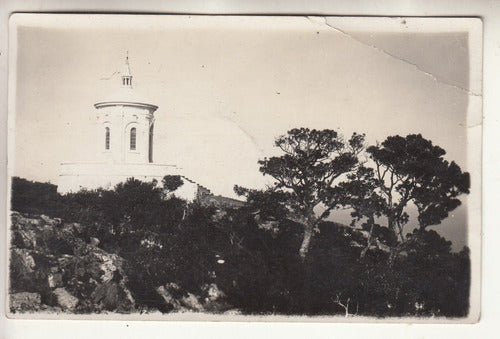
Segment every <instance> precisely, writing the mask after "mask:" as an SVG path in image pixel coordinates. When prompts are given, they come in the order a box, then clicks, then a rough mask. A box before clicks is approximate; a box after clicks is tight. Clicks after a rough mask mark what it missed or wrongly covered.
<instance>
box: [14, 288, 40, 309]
mask: <svg viewBox="0 0 500 339" xmlns="http://www.w3.org/2000/svg"><path fill="white" fill-rule="evenodd" d="M41 302H42V298H41V296H40V294H39V293H30V292H21V293H12V294H10V310H11V312H26V311H37V310H39V309H40V304H41Z"/></svg>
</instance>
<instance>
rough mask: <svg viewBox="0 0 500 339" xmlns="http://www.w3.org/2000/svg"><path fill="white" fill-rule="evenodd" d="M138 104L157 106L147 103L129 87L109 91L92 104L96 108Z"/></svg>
mask: <svg viewBox="0 0 500 339" xmlns="http://www.w3.org/2000/svg"><path fill="white" fill-rule="evenodd" d="M123 104H130V105H138V106H150V108H152V109H154V110H156V109H157V108H158V106H156V105H153V104H150V103H148V100H147V99H146V98H145V97H143V96H142V95H141V94H139V93H138V92H137V91H136V90H134V89H133V88H131V87H120V88H118V89H116V90H115V91H113V92H111V93H110V94H109V95H108V96H106V97H105V98H104V99H103V100H100V101H99V102H98V103H96V104H95V105H94V106H95V107H96V108H99V107H102V106H112V105H123Z"/></svg>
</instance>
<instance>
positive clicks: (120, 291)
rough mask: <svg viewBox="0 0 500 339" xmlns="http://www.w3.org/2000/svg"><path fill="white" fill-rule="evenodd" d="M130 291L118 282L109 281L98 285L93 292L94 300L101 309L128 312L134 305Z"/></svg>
mask: <svg viewBox="0 0 500 339" xmlns="http://www.w3.org/2000/svg"><path fill="white" fill-rule="evenodd" d="M127 294H128V291H127V290H125V289H124V288H123V286H120V284H118V283H116V282H108V283H105V284H101V285H99V286H97V288H96V289H95V290H94V292H93V293H92V300H93V302H94V304H95V305H96V306H97V307H98V308H99V309H104V310H107V311H116V312H128V311H131V310H132V309H133V307H134V302H133V300H130V299H129V296H128V295H127Z"/></svg>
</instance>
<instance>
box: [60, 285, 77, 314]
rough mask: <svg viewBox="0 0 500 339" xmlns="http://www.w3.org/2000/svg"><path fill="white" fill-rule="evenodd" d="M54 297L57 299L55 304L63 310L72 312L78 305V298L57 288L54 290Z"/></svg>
mask: <svg viewBox="0 0 500 339" xmlns="http://www.w3.org/2000/svg"><path fill="white" fill-rule="evenodd" d="M54 295H55V296H56V298H57V303H58V304H59V305H60V306H61V307H62V308H63V309H64V310H69V311H73V310H74V309H75V308H76V305H78V298H77V297H75V296H73V295H71V294H70V293H69V292H68V291H66V289H64V288H62V287H59V288H56V289H55V290H54Z"/></svg>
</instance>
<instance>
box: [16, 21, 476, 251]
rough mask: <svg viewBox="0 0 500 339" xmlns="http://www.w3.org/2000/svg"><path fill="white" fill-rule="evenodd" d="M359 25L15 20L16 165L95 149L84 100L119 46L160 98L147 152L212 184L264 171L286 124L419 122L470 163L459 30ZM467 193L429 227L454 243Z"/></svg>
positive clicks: (398, 125) (379, 128) (383, 127)
mask: <svg viewBox="0 0 500 339" xmlns="http://www.w3.org/2000/svg"><path fill="white" fill-rule="evenodd" d="M366 20H367V19H366V18H365V21H364V23H366ZM366 26H367V25H366V24H364V25H353V22H352V21H349V20H347V21H345V20H330V21H325V20H323V19H322V18H308V17H279V18H278V17H218V16H208V17H207V16H163V17H161V16H147V17H139V16H114V17H112V18H111V17H104V16H91V15H79V16H73V17H71V18H70V17H68V16H49V17H47V18H45V19H43V20H40V19H39V18H38V19H37V20H19V24H18V26H17V40H16V42H17V57H16V68H15V76H14V78H15V95H14V98H15V99H14V100H15V109H14V110H15V112H14V115H13V116H12V115H11V119H14V120H13V121H14V122H13V124H12V126H14V131H11V133H12V134H13V140H14V144H13V149H14V153H13V154H14V155H15V156H14V158H13V159H12V158H11V159H9V160H10V162H11V164H12V166H13V169H12V173H13V174H14V175H17V176H20V177H24V178H27V179H30V180H37V181H50V182H52V183H55V184H57V178H58V173H59V165H60V163H62V162H87V161H92V160H93V159H95V154H96V152H98V150H100V147H101V146H102V140H100V139H97V138H95V137H93V135H94V134H95V131H96V125H95V109H94V108H93V104H94V103H96V102H99V101H100V100H102V99H103V98H105V97H106V96H107V94H109V92H112V91H113V89H114V88H116V87H117V86H119V74H117V73H116V72H117V71H119V70H121V69H122V66H123V63H124V60H125V55H126V52H127V51H128V54H129V60H130V69H131V72H132V75H133V77H134V80H133V84H134V89H135V90H136V91H138V92H139V93H141V94H142V96H144V97H147V98H148V99H149V103H152V104H155V105H157V106H159V108H158V110H157V111H156V112H155V135H154V138H155V139H154V162H155V163H160V164H175V165H177V166H179V167H181V168H182V171H183V173H185V175H186V176H187V177H189V178H191V179H193V180H195V181H197V182H199V183H200V184H202V185H204V186H206V187H209V188H210V189H211V190H212V191H213V192H214V193H215V194H222V195H226V196H231V197H234V192H233V186H234V185H235V184H238V185H241V186H246V187H254V188H259V187H263V186H264V185H265V184H266V183H269V182H270V178H266V177H263V176H262V174H260V172H259V170H258V165H257V161H258V160H259V159H262V158H264V157H266V156H272V155H276V154H279V153H278V152H277V150H276V149H275V148H274V147H273V141H274V139H275V137H277V136H279V135H282V134H284V133H286V131H287V130H289V129H291V128H294V127H309V128H317V129H323V128H329V129H338V130H339V131H340V132H341V133H342V134H343V135H345V136H346V137H348V136H349V135H350V134H351V133H352V132H358V133H366V135H367V142H368V143H370V144H373V143H376V142H377V141H378V142H381V141H383V140H384V139H385V138H386V137H387V136H389V135H395V134H400V135H407V134H410V133H421V134H422V135H423V136H424V137H425V138H428V139H430V140H432V141H433V143H434V144H437V145H439V146H441V147H442V148H444V149H445V150H446V151H447V155H446V159H447V160H450V161H451V160H454V161H455V162H457V163H458V164H459V166H461V168H462V169H463V170H465V171H467V170H470V168H469V167H470V161H468V154H467V149H470V147H469V148H468V140H467V126H468V125H470V114H469V115H468V112H470V110H471V108H470V106H471V100H473V99H474V98H475V97H476V94H477V93H475V91H476V89H475V88H472V87H474V85H473V82H472V81H471V78H470V74H471V73H470V71H469V70H470V68H469V62H470V60H469V57H470V53H469V52H470V51H469V37H468V34H467V32H466V31H464V30H453V29H447V30H443V29H441V30H439V31H432V30H429V29H428V28H426V26H425V25H423V26H422V24H421V22H406V21H405V22H404V23H403V22H394V20H389V21H388V22H387V21H384V22H383V23H382V24H381V25H374V24H373V23H372V24H371V26H368V27H370V28H367V27H366ZM339 27H340V28H339ZM471 84H472V85H471ZM469 141H470V140H469ZM469 156H470V154H469ZM464 201H465V199H464ZM466 206H467V204H466V203H465V204H464V205H463V206H461V207H460V208H458V209H457V210H456V211H454V213H453V214H452V215H451V216H450V217H449V218H448V219H447V220H446V221H445V222H444V223H443V224H442V225H440V226H439V227H436V229H440V232H441V233H442V234H443V235H445V237H446V238H448V239H449V240H452V241H453V244H454V248H455V249H460V248H461V247H462V246H463V245H464V244H465V243H466V233H467V232H466V230H467V220H466V215H467V213H466V210H467V209H466ZM339 218H340V219H342V220H341V221H344V222H345V221H346V218H347V217H346V215H340V214H339Z"/></svg>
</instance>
